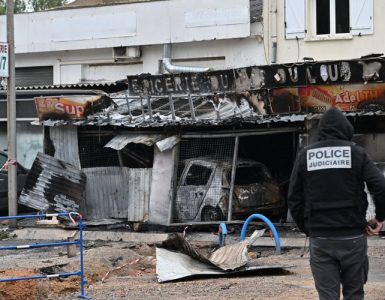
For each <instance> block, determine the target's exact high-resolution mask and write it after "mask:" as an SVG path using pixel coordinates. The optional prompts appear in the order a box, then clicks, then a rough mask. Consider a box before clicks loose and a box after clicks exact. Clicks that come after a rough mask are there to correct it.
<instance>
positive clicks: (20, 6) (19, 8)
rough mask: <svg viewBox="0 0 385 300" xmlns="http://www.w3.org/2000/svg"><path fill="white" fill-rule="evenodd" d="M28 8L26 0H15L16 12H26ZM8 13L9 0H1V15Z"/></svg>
mask: <svg viewBox="0 0 385 300" xmlns="http://www.w3.org/2000/svg"><path fill="white" fill-rule="evenodd" d="M26 10H27V4H26V2H25V1H24V0H15V4H14V12H15V14H18V13H21V12H25V11H26ZM6 13H7V0H0V15H5V14H6Z"/></svg>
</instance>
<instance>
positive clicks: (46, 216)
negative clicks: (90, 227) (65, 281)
mask: <svg viewBox="0 0 385 300" xmlns="http://www.w3.org/2000/svg"><path fill="white" fill-rule="evenodd" d="M72 216H77V217H78V218H79V219H78V220H77V222H78V223H79V240H77V241H73V242H52V243H41V244H30V245H19V246H2V247H0V250H20V249H31V248H42V247H57V246H66V245H78V246H79V251H80V271H78V272H67V273H59V274H52V275H37V276H30V277H14V278H3V279H0V282H9V281H21V280H31V279H43V278H66V277H69V276H79V277H80V295H79V296H78V298H82V299H90V297H88V296H86V295H85V294H84V285H85V284H87V281H86V280H85V279H84V258H83V229H84V227H85V225H84V224H83V222H82V218H81V215H80V214H78V213H75V212H70V213H53V214H37V215H24V216H8V217H0V221H3V220H15V219H41V218H49V217H68V218H69V219H71V221H73V222H74V223H76V222H75V221H74V219H73V217H72Z"/></svg>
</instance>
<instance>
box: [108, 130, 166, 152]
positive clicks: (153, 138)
mask: <svg viewBox="0 0 385 300" xmlns="http://www.w3.org/2000/svg"><path fill="white" fill-rule="evenodd" d="M164 138H165V136H164V135H163V134H135V133H129V134H119V135H117V136H115V137H114V138H112V139H111V140H110V141H109V142H108V143H107V144H106V145H105V146H104V147H107V148H112V149H115V150H122V149H123V148H124V147H125V146H126V145H127V144H129V143H135V144H144V145H147V146H152V145H154V144H155V143H156V142H158V141H160V140H162V139H164Z"/></svg>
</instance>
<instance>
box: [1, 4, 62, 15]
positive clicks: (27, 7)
mask: <svg viewBox="0 0 385 300" xmlns="http://www.w3.org/2000/svg"><path fill="white" fill-rule="evenodd" d="M14 1H15V10H14V12H15V14H17V13H22V12H26V11H42V10H47V9H50V8H55V7H62V6H64V5H65V4H67V2H68V0H14ZM6 13H7V0H0V15H5V14H6Z"/></svg>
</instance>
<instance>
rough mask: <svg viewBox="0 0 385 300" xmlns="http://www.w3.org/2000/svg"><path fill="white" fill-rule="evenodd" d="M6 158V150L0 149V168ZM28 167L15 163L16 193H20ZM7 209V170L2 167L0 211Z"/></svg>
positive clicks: (0, 175)
mask: <svg viewBox="0 0 385 300" xmlns="http://www.w3.org/2000/svg"><path fill="white" fill-rule="evenodd" d="M7 160H8V155H7V153H6V152H3V151H0V168H2V167H3V166H4V165H5V163H6V162H7ZM27 175H28V169H26V168H24V167H23V166H22V165H21V164H19V163H18V164H17V194H18V195H20V193H21V190H22V189H23V186H24V183H25V181H26V179H27ZM7 210H8V170H6V169H4V168H2V169H1V170H0V212H6V211H7Z"/></svg>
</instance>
